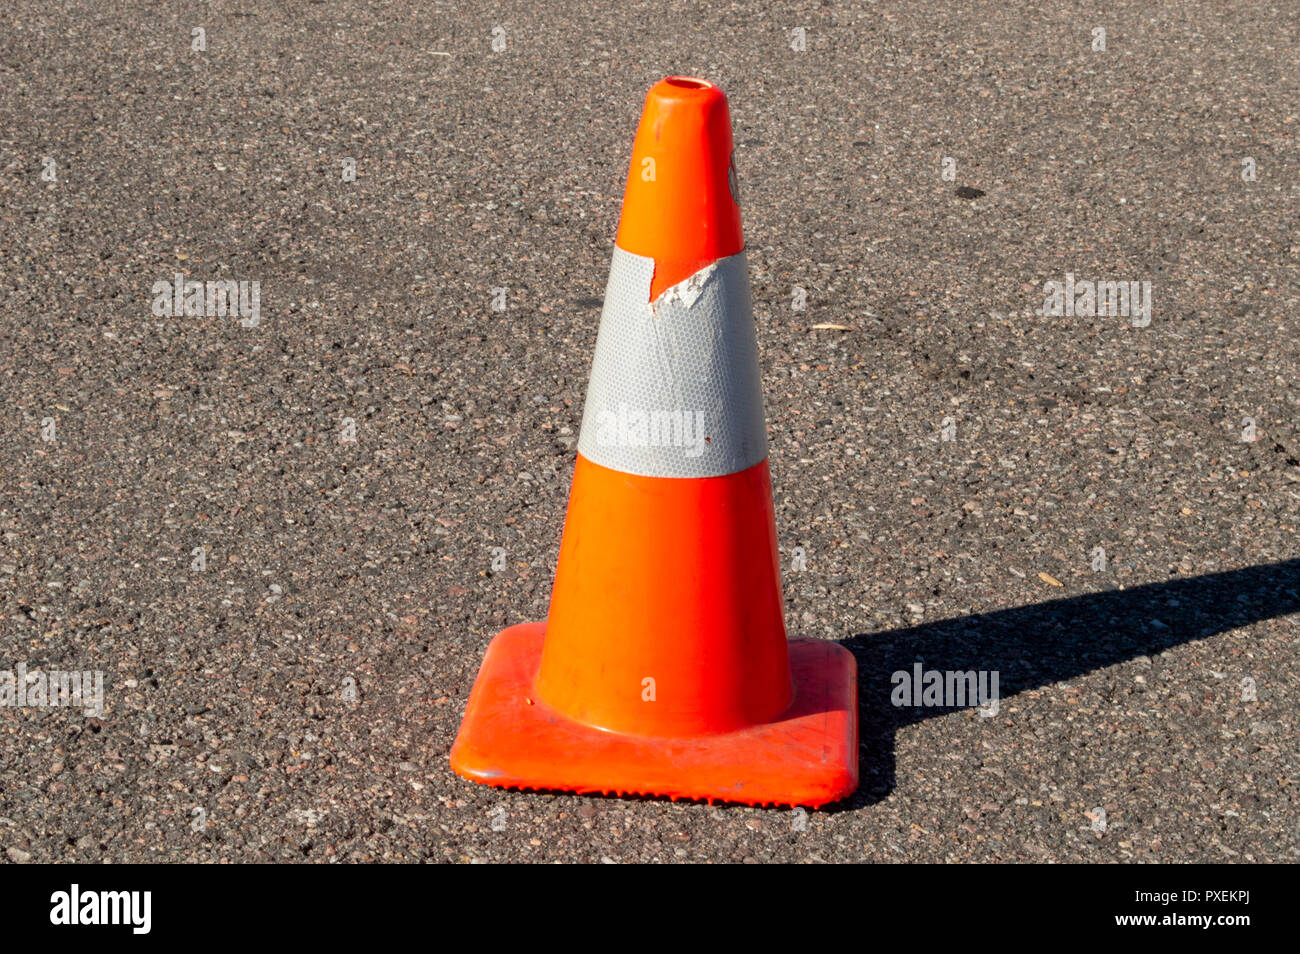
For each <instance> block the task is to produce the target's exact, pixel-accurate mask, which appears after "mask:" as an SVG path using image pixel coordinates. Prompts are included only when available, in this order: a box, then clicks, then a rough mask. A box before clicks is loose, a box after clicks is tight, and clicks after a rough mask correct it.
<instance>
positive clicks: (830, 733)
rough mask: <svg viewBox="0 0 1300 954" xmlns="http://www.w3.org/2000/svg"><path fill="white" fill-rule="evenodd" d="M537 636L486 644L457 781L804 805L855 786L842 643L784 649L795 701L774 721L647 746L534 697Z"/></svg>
mask: <svg viewBox="0 0 1300 954" xmlns="http://www.w3.org/2000/svg"><path fill="white" fill-rule="evenodd" d="M545 634H546V624H545V623H523V624H521V625H518V626H512V627H510V628H509V629H506V630H504V631H502V632H501V633H499V634H498V635H497V637H496V638H495V639H493V640H492V643H491V645H490V646H488V650H487V654H486V655H485V656H484V658H483V668H482V669H481V670H479V674H478V679H477V680H476V681H475V683H474V689H473V691H472V692H471V693H470V697H469V704H468V705H467V706H466V708H465V718H464V720H463V721H462V722H461V726H460V733H459V734H458V735H457V737H456V743H455V745H453V746H452V749H451V767H452V768H453V769H454V770H455V771H456V773H457V774H458V775H462V776H464V777H465V778H467V779H469V780H470V781H473V782H480V783H483V784H485V785H495V786H497V787H501V788H532V789H555V790H561V791H571V792H577V793H579V794H591V793H604V794H617V795H630V794H636V795H658V796H667V797H669V798H672V799H677V798H694V799H703V800H708V801H714V800H717V801H726V802H740V803H743V804H747V805H791V806H793V805H806V806H809V807H817V806H820V805H826V804H829V803H831V802H834V801H837V800H839V799H841V798H844V797H846V796H847V795H850V794H852V792H853V791H854V789H856V788H857V787H858V706H857V665H856V663H855V661H854V659H853V654H852V653H850V652H849V651H848V650H846V649H845V648H844V647H842V646H838V645H836V644H835V643H829V642H825V641H823V640H818V639H793V640H790V643H789V651H790V669H791V673H792V676H793V678H794V692H795V701H794V703H793V704H792V705H791V707H790V709H789V710H788V711H786V712H785V713H784V714H783V715H782V716H781V717H780V718H779V719H778V720H777V721H775V722H770V723H767V724H764V725H759V726H753V727H751V728H747V729H741V730H739V731H736V732H728V733H723V734H718V735H703V736H696V737H690V738H663V737H658V738H655V737H648V736H633V735H623V734H620V733H616V732H607V731H605V730H603V729H597V728H593V727H591V726H589V725H584V724H582V723H580V722H575V721H573V720H572V719H569V718H568V717H566V716H565V715H563V714H562V713H560V712H557V711H556V710H554V709H552V708H550V707H549V706H547V705H546V704H545V703H544V702H542V701H541V700H540V699H538V698H537V692H536V690H535V689H534V687H533V683H534V680H535V679H536V677H537V667H538V663H539V662H540V660H541V655H542V640H543V638H544V636H545ZM646 705H654V703H653V702H647V703H646Z"/></svg>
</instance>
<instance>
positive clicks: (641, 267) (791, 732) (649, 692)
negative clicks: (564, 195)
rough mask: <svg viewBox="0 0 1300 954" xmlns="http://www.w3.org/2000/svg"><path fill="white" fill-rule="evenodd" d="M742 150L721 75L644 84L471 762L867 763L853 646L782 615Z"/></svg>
mask: <svg viewBox="0 0 1300 954" xmlns="http://www.w3.org/2000/svg"><path fill="white" fill-rule="evenodd" d="M731 153H732V139H731V120H730V116H729V114H728V109H727V100H726V97H725V96H724V95H723V94H722V92H721V91H720V90H718V89H717V88H716V87H714V86H712V85H710V84H708V83H706V82H704V81H702V80H694V79H689V78H684V77H673V78H669V79H667V80H664V81H662V82H660V83H658V84H657V85H656V86H655V87H654V88H653V89H652V90H651V91H650V93H649V95H648V96H647V98H646V105H645V110H644V112H643V115H642V119H641V124H640V127H639V129H638V131H637V136H636V141H635V144H634V146H633V153H632V165H631V169H630V171H629V175H628V184H627V189H626V192H625V195H624V200H623V215H622V219H621V221H620V223H619V231H618V238H617V241H616V247H615V252H614V261H613V264H612V266H611V269H610V279H609V285H608V287H607V289H606V295H605V307H604V311H603V313H602V316H601V326H600V334H599V336H598V338H597V342H596V355H595V359H594V361H593V364H592V374H591V381H590V384H589V388H588V393H587V404H586V407H585V409H584V413H583V423H582V431H581V435H580V438H579V443H578V459H577V464H576V468H575V471H574V478H573V488H572V491H571V494H570V498H569V510H568V517H567V519H566V521H565V528H564V536H563V539H562V541H561V545H560V558H559V564H558V567H557V570H556V576H555V586H554V589H553V591H552V595H551V607H550V612H549V614H548V619H547V622H546V623H544V624H543V623H526V624H523V625H520V626H514V627H511V628H509V629H507V630H505V631H504V632H502V633H501V634H499V635H498V636H497V637H496V639H494V640H493V641H492V645H491V646H490V647H489V648H488V652H487V655H486V657H485V658H484V662H483V667H482V669H481V670H480V672H479V677H478V680H477V681H476V682H475V685H474V688H473V690H472V692H471V694H470V699H469V703H468V705H467V707H466V711H465V717H464V720H463V722H462V724H461V730H460V733H459V735H458V736H457V739H456V743H455V745H454V746H453V747H452V752H451V763H452V767H453V768H454V769H455V770H456V771H457V772H458V773H460V774H461V775H463V776H465V777H466V778H470V779H472V780H474V781H479V782H484V783H487V784H491V785H498V786H513V787H521V788H537V789H563V790H570V791H577V792H611V793H618V794H623V793H639V794H652V795H667V796H670V797H673V798H677V797H688V798H701V799H710V800H712V799H720V800H727V801H737V802H746V803H750V804H790V805H810V806H816V805H822V804H825V803H827V802H831V801H835V800H836V799H839V798H842V797H844V796H846V795H848V794H850V793H851V792H852V791H853V790H854V789H855V788H856V787H857V756H858V753H857V697H856V672H855V666H854V661H853V657H852V655H851V654H850V653H849V652H848V651H847V650H845V649H844V648H843V647H841V646H838V645H836V644H834V643H829V642H824V641H821V640H793V641H787V639H786V633H785V625H784V621H783V607H782V600H781V580H780V568H779V564H778V556H777V544H776V527H775V520H774V514H773V507H772V488H771V478H770V476H769V473H768V464H767V439H766V428H765V424H764V420H763V409H762V395H761V389H760V386H759V373H758V359H757V345H756V342H755V336H754V327H753V318H752V314H751V308H750V299H749V284H748V274H747V267H746V264H745V256H744V240H743V238H742V233H741V226H740V208H739V205H738V204H737V201H736V179H735V171H734V167H733V166H732V157H731Z"/></svg>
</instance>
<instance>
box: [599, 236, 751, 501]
mask: <svg viewBox="0 0 1300 954" xmlns="http://www.w3.org/2000/svg"><path fill="white" fill-rule="evenodd" d="M654 265H655V263H654V259H651V258H644V257H642V256H640V255H633V254H632V253H631V252H625V251H623V250H622V249H621V248H619V247H617V246H615V247H614V258H613V261H612V262H611V264H610V269H609V284H608V285H607V286H606V288H605V308H604V310H603V311H602V312H601V316H600V333H599V334H598V335H597V336H596V356H595V359H594V360H593V361H592V367H591V383H590V384H589V385H588V387H587V404H586V407H585V408H584V409H583V414H582V433H581V434H580V435H579V438H578V451H579V452H580V453H581V454H582V456H583V457H585V458H587V459H588V460H589V461H591V462H592V463H595V464H600V465H601V466H603V467H609V468H610V469H612V470H617V471H621V472H622V473H626V474H640V475H641V476H644V477H720V476H722V475H724V474H734V473H736V472H737V471H741V470H745V469H746V468H749V467H753V466H754V465H755V464H757V463H759V462H760V461H762V460H763V459H764V458H766V457H767V432H766V429H765V427H764V423H763V393H762V386H761V383H760V380H759V373H758V342H757V340H756V339H755V336H754V317H753V312H752V309H751V305H750V299H749V273H748V265H747V263H746V261H745V253H744V252H740V253H738V254H736V255H731V256H728V257H727V258H723V259H719V260H718V261H717V262H714V263H713V264H712V265H709V266H708V267H707V268H703V269H701V270H700V271H698V272H696V273H695V274H694V275H692V276H691V277H690V278H688V279H686V281H684V282H681V283H680V284H678V285H675V286H673V287H672V288H670V289H668V290H667V291H665V292H664V293H663V294H662V295H660V296H659V298H657V299H656V300H655V302H654V304H653V305H652V304H651V303H650V301H649V299H650V279H651V278H652V276H653V275H654Z"/></svg>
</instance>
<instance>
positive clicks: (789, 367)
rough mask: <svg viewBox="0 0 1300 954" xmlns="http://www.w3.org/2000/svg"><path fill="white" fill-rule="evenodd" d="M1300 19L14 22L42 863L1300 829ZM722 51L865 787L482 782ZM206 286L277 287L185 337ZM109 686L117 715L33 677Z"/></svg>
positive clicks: (1189, 6)
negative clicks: (71, 704) (577, 464)
mask: <svg viewBox="0 0 1300 954" xmlns="http://www.w3.org/2000/svg"><path fill="white" fill-rule="evenodd" d="M611 6H613V5H611ZM199 28H201V29H202V30H203V33H202V34H196V33H194V32H193V31H194V30H196V29H199ZM1097 30H1104V31H1105V33H1104V38H1103V37H1102V35H1101V34H1099V33H1097V32H1096V31H1097ZM798 31H802V32H798ZM1298 33H1300V9H1298V8H1297V7H1296V6H1295V5H1294V4H1286V3H1277V2H1271V0H1238V2H1233V3H1230V4H1224V3H1221V2H1219V0H1195V2H1164V3H1155V2H1151V3H1147V2H1141V3H1139V2H1123V3H1116V4H1106V5H1104V7H1097V6H1096V5H1091V4H1078V3H1071V2H1064V0H1052V2H1048V3H1033V4H1030V3H1016V4H1008V3H1006V2H1003V0H996V2H995V0H976V2H963V3H953V4H946V3H933V2H903V0H889V2H886V3H881V4H873V3H862V4H846V3H829V2H828V3H800V4H780V5H776V6H773V5H769V4H752V5H747V4H705V3H696V2H686V3H673V4H661V5H654V4H627V5H623V4H620V5H618V9H617V10H615V9H609V8H606V7H605V6H603V5H597V4H578V3H573V2H569V0H559V2H555V3H548V4H542V5H539V4H525V3H505V4H500V5H497V6H496V7H495V8H493V9H492V10H491V11H490V12H480V9H479V8H478V7H477V6H475V5H470V4H464V5H462V6H459V7H458V6H457V5H454V4H432V3H382V2H368V3H363V2H358V0H324V2H292V3H289V2H285V3H277V2H269V0H263V2H254V0H228V2H220V0H218V2H212V3H201V4H183V3H163V4H157V3H145V2H141V0H129V2H122V3H114V4H107V5H106V4H102V3H93V2H88V0H79V2H42V3H34V2H30V0H20V2H17V3H11V4H8V5H6V6H4V8H3V9H0V318H2V324H0V335H2V336H3V347H0V401H2V403H3V408H4V426H3V428H2V429H0V616H2V617H3V619H2V620H0V649H2V650H3V658H2V659H0V670H4V671H6V672H9V673H13V674H14V675H13V676H12V678H11V679H10V680H9V683H8V685H9V686H10V688H11V690H14V692H13V693H11V695H10V696H9V702H8V703H7V704H5V705H3V706H0V849H2V850H0V857H3V858H4V859H6V860H9V861H14V862H24V861H71V860H76V861H101V860H104V861H222V862H225V861H254V860H263V861H265V860H269V861H307V862H331V861H369V860H383V861H412V860H430V861H453V862H455V861H501V860H525V861H553V860H560V861H593V862H599V861H613V862H631V861H665V862H676V861H701V862H702V861H714V862H733V861H757V862H766V861H900V862H901V861H938V860H951V861H1189V862H1201V861H1228V862H1242V863H1261V862H1273V861H1296V860H1297V859H1300V746H1297V708H1298V705H1300V673H1298V669H1297V666H1298V663H1297V648H1300V560H1298V559H1297V558H1300V536H1298V534H1297V527H1298V525H1300V423H1298V419H1300V414H1298V410H1300V389H1298V384H1297V382H1298V379H1300V335H1298V334H1297V331H1298V329H1300V319H1298V318H1297V315H1298V314H1300V312H1298V311H1297V305H1298V299H1300V286H1298V283H1297V277H1298V267H1300V255H1298V253H1300V235H1298V233H1297V226H1298V223H1300V218H1298V215H1297V212H1298V209H1300V206H1298V204H1297V199H1298V198H1300V195H1298V190H1300V186H1298V183H1300V175H1298V174H1300V153H1298V152H1297V148H1296V147H1297V132H1298V131H1300V95H1297V94H1298V93H1300V52H1298V51H1300V44H1298V43H1297V38H1298ZM494 45H495V46H496V47H498V48H500V47H502V46H503V45H504V48H503V49H494ZM1103 47H1104V48H1103ZM675 73H678V74H687V75H694V76H700V77H704V78H706V79H708V80H711V81H713V82H714V83H716V84H718V85H719V86H721V87H722V88H723V89H724V90H725V91H726V93H727V94H728V97H729V98H730V102H731V111H732V117H733V121H734V126H735V139H736V162H737V167H738V170H739V179H740V190H741V199H742V204H743V208H744V216H745V232H746V238H747V244H748V253H749V263H750V270H751V281H752V286H753V293H754V300H755V318H756V320H757V323H758V338H759V348H760V355H761V363H762V371H763V385H764V392H765V400H766V412H767V421H768V435H769V442H770V448H771V466H772V473H773V480H774V485H775V498H776V515H777V526H778V533H779V537H780V541H781V549H782V564H783V570H784V588H785V598H786V619H787V625H788V628H789V631H790V633H791V635H798V636H811V637H819V638H824V639H832V640H840V641H844V643H845V644H846V645H847V646H848V647H849V648H851V649H852V650H853V651H854V653H855V655H856V656H857V660H858V665H859V669H860V686H859V692H860V695H861V710H862V711H861V729H862V747H861V773H862V784H861V788H860V789H859V791H858V793H857V794H856V795H855V796H854V797H853V798H851V799H850V800H848V801H847V802H844V803H841V804H840V805H837V806H834V807H832V808H830V809H827V810H823V811H815V812H806V813H804V812H793V811H790V810H788V809H780V810H775V809H758V808H749V807H744V806H736V805H708V804H701V803H685V802H677V803H674V802H670V801H665V800H655V799H626V800H624V799H617V798H606V797H574V796H570V795H560V794H537V793H526V792H515V791H501V790H495V789H491V788H487V787H483V786H479V785H475V784H471V783H469V782H466V781H464V780H462V779H460V778H459V777H456V776H454V775H453V774H452V773H451V771H450V770H449V768H448V764H447V754H448V750H449V748H450V745H451V743H452V740H453V739H454V737H455V733H456V729H457V727H458V725H459V721H460V717H461V714H462V712H463V709H464V705H465V701H466V697H467V694H468V692H469V689H470V687H471V685H472V682H473V679H474V676H475V674H476V673H477V671H478V667H479V664H480V662H481V660H482V655H483V651H484V649H485V647H486V645H487V643H488V641H489V640H490V639H491V638H492V636H493V635H495V633H496V632H497V631H498V630H500V629H501V628H502V627H504V626H506V625H508V624H511V623H515V622H521V621H525V620H535V619H542V618H544V617H545V614H546V608H547V601H548V597H549V593H550V584H551V575H552V572H553V570H554V565H555V560H556V554H557V551H558V548H559V541H560V530H561V526H562V522H563V518H564V512H565V505H566V497H567V492H568V487H569V482H570V479H571V475H572V469H573V464H574V456H575V449H574V446H575V443H576V438H577V429H578V424H579V421H580V417H581V412H582V404H583V397H584V393H585V387H586V380H587V372H588V369H589V365H590V359H591V354H592V349H593V345H594V342H595V335H596V329H597V322H598V318H599V313H600V301H601V296H602V295H603V292H604V286H605V279H606V275H607V270H608V266H609V259H610V254H611V249H612V243H613V237H614V233H615V228H616V225H617V220H618V213H619V203H620V199H621V196H622V188H623V181H624V178H625V176H626V174H627V164H628V157H629V155H630V150H631V142H632V135H633V133H634V131H635V128H636V123H637V119H638V116H639V112H640V108H641V104H642V101H643V98H644V96H645V92H646V90H647V89H648V88H649V87H650V86H651V85H653V83H654V82H656V81H657V80H658V79H660V78H662V77H663V76H665V75H670V74H675ZM945 160H952V161H951V162H946V161H945ZM351 163H354V164H355V166H354V167H355V179H354V180H352V179H351V178H350V177H349V176H348V175H347V173H348V172H349V170H350V169H351V168H352V166H351ZM178 272H179V273H181V274H182V275H183V276H185V278H188V279H195V280H199V281H208V280H230V281H235V282H249V283H252V282H256V283H257V286H256V287H257V290H258V295H259V297H258V300H257V307H256V308H254V307H253V302H252V299H251V294H252V289H253V286H252V285H251V284H250V285H248V286H246V287H247V288H248V290H249V297H248V298H247V299H246V300H245V305H246V308H245V313H241V314H235V315H229V314H228V315H225V316H221V315H212V316H204V315H199V316H186V315H184V314H180V315H169V314H167V313H166V312H165V310H162V309H161V308H160V306H159V305H158V303H157V301H156V298H157V293H156V292H155V290H154V289H155V283H158V282H163V283H167V282H171V281H172V280H173V277H174V276H175V275H176V273H178ZM1067 274H1069V275H1071V276H1073V280H1074V281H1076V282H1079V281H1083V280H1088V281H1094V282H1100V281H1115V282H1137V283H1139V288H1141V287H1143V286H1142V283H1147V282H1149V283H1150V289H1151V290H1150V297H1149V298H1148V299H1146V300H1147V301H1148V302H1149V304H1150V306H1151V307H1150V313H1149V320H1148V319H1147V318H1146V317H1143V316H1142V315H1140V314H1133V315H1130V316H1128V317H1125V316H1123V315H1109V314H1106V315H1090V314H1087V309H1086V308H1083V307H1081V306H1080V303H1079V302H1075V305H1076V306H1077V307H1076V308H1074V309H1072V313H1065V314H1061V315H1052V314H1043V311H1044V310H1045V309H1044V306H1045V297H1046V295H1045V291H1044V289H1045V286H1046V283H1048V282H1052V281H1057V282H1065V280H1066V278H1065V276H1066V275H1067ZM497 289H505V291H504V293H502V292H498V291H496V290H497ZM797 289H802V290H803V291H802V294H803V296H806V302H805V305H804V307H803V308H802V309H800V308H797V307H796V305H797V304H799V301H800V297H801V296H800V292H799V291H797ZM501 304H504V310H498V309H497V307H496V306H500V305H501ZM182 310H183V309H182ZM1047 310H1048V311H1049V312H1050V311H1051V309H1047ZM160 311H162V313H161V314H160V313H159V312H160ZM819 326H821V327H819ZM827 326H829V327H827ZM352 438H354V439H352ZM796 548H802V549H801V550H799V549H796ZM494 567H495V568H494ZM917 662H920V663H922V665H923V667H924V668H925V669H927V670H929V669H936V670H944V671H946V670H970V669H974V670H981V671H986V672H990V673H992V672H997V673H998V674H999V675H1000V682H1001V698H1000V700H999V705H998V707H997V712H996V714H991V715H984V714H981V712H979V711H978V710H977V709H975V708H971V707H966V708H954V707H948V708H945V707H934V706H932V707H925V708H913V707H898V706H894V705H892V704H891V699H890V696H891V691H892V688H893V682H892V674H893V673H894V672H897V671H905V672H911V670H912V667H913V665H914V664H915V663H917ZM20 666H21V667H24V669H25V671H26V674H27V675H26V676H25V677H23V678H22V679H19V675H20V670H19V667H20ZM74 670H75V671H78V672H80V671H99V672H102V674H103V676H102V678H103V683H102V685H103V695H102V710H101V709H97V708H95V707H91V708H92V710H93V711H92V712H91V713H89V714H88V713H87V712H86V711H84V710H83V709H72V708H68V707H51V706H48V705H45V706H42V705H39V704H35V705H33V704H30V703H31V701H32V700H31V699H30V698H27V699H26V701H27V702H28V703H29V704H27V705H20V704H18V703H19V702H20V701H21V700H20V699H19V698H18V696H17V695H16V694H14V693H16V689H17V685H18V682H22V683H23V685H24V687H25V688H30V687H32V686H35V685H37V684H38V683H39V682H40V680H41V679H42V678H45V677H42V676H36V675H34V674H35V673H37V672H40V673H49V672H61V671H62V672H67V671H74ZM3 679H4V676H3V673H0V692H2V691H3V687H4V682H3ZM33 680H34V681H33Z"/></svg>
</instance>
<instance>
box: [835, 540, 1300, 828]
mask: <svg viewBox="0 0 1300 954" xmlns="http://www.w3.org/2000/svg"><path fill="white" fill-rule="evenodd" d="M1295 612H1300V559H1295V560H1286V561H1283V562H1281V563H1269V564H1262V565H1260V566H1253V567H1248V568H1246V569H1241V570H1231V571H1227V572H1223V573H1211V574H1206V575H1204V576H1196V577H1190V578H1187V579H1179V580H1170V581H1168V582H1165V583H1149V584H1146V585H1144V586H1136V587H1132V588H1130V589H1125V590H1106V591H1104V592H1100V593H1089V594H1086V595H1084V596H1073V597H1069V598H1066V599H1059V600H1050V601H1048V602H1046V603H1036V604H1033V605H1031V606H1020V607H1016V608H1014V609H1006V610H998V611H996V612H992V613H979V614H976V615H974V616H965V617H958V618H954V619H947V620H942V621H939V622H935V623H926V624H924V625H921V626H913V627H909V628H907V629H893V630H888V631H885V632H879V633H863V634H858V635H855V636H852V637H850V638H849V639H846V640H844V641H843V642H842V644H841V645H843V646H844V647H845V648H847V649H848V650H849V651H850V652H852V653H853V655H854V656H855V657H856V658H857V661H858V714H859V744H860V749H859V775H860V778H861V781H860V784H859V786H858V790H857V792H856V793H854V795H852V796H851V797H850V798H848V799H845V800H844V801H842V802H839V803H837V804H836V805H834V806H827V807H826V808H823V809H822V811H831V812H834V811H848V810H852V809H855V808H861V807H863V806H866V805H871V804H874V803H875V802H878V801H881V800H882V799H884V798H886V797H888V795H889V794H890V793H891V792H892V791H893V790H894V785H895V775H894V735H895V733H896V732H897V731H898V730H899V729H901V728H903V727H904V726H907V725H911V724H913V723H915V722H920V721H921V720H922V719H928V718H933V717H936V716H944V715H948V714H950V713H952V712H953V711H954V709H953V708H938V707H929V708H925V707H921V708H910V707H909V708H903V707H896V706H894V705H893V704H892V703H891V702H890V695H891V692H892V690H893V683H892V681H891V676H892V674H893V673H894V672H896V671H898V670H905V671H909V672H910V671H911V670H912V666H913V664H914V663H917V662H920V663H922V664H923V666H924V668H925V669H927V670H930V669H937V670H941V671H944V670H954V671H963V672H964V671H969V670H976V671H979V670H987V671H997V672H998V673H1000V677H999V679H1000V686H999V693H998V695H999V697H1000V699H1001V700H1002V701H1003V702H1005V700H1006V699H1007V698H1008V697H1010V696H1014V695H1015V694H1017V693H1020V692H1024V691H1026V690H1029V689H1036V688H1038V687H1040V686H1045V685H1048V684H1050V683H1053V682H1059V681H1061V680H1066V679H1072V678H1074V677H1075V676H1080V675H1083V674H1084V673H1088V672H1092V671H1094V670H1097V669H1102V668H1104V667H1106V666H1112V665H1114V664H1116V663H1119V662H1123V661H1125V660H1127V659H1134V658H1137V657H1139V656H1144V655H1145V656H1149V655H1152V654H1154V653H1159V652H1163V651H1164V650H1166V649H1169V648H1171V647H1173V646H1178V645H1180V644H1182V643H1188V642H1192V641H1194V640H1199V639H1205V638H1206V637H1208V636H1213V635H1215V634H1216V633H1222V632H1226V631H1228V630H1232V629H1237V628H1239V627H1241V626H1247V625H1249V624H1251V623H1257V622H1260V621H1262V620H1267V619H1273V618H1275V617H1279V616H1286V615H1289V614H1291V613H1295ZM967 708H969V707H967ZM993 718H1005V715H1003V716H994V717H993Z"/></svg>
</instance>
